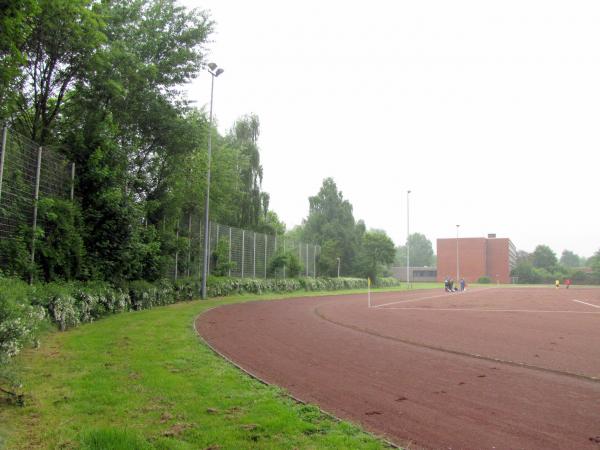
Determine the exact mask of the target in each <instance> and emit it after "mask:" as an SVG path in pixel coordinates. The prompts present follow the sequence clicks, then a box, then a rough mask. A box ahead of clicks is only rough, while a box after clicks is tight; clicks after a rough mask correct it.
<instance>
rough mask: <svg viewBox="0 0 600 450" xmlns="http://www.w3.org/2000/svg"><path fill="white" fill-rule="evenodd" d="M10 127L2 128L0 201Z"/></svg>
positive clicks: (0, 198)
mask: <svg viewBox="0 0 600 450" xmlns="http://www.w3.org/2000/svg"><path fill="white" fill-rule="evenodd" d="M7 134H8V127H7V126H6V125H4V127H2V148H1V149H0V200H2V176H3V174H4V154H5V153H6V136H7Z"/></svg>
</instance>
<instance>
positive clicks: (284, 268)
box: [282, 236, 285, 280]
mask: <svg viewBox="0 0 600 450" xmlns="http://www.w3.org/2000/svg"><path fill="white" fill-rule="evenodd" d="M282 239H283V253H284V254H285V236H284V237H283V238H282ZM283 279H284V280H285V264H283Z"/></svg>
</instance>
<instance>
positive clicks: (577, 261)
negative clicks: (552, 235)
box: [560, 250, 582, 267]
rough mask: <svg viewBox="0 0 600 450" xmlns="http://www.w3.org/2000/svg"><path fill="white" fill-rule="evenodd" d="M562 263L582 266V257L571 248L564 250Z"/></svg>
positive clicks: (566, 265) (568, 265)
mask: <svg viewBox="0 0 600 450" xmlns="http://www.w3.org/2000/svg"><path fill="white" fill-rule="evenodd" d="M560 263H561V264H562V265H563V266H565V267H581V266H582V264H581V258H580V257H579V256H578V255H576V254H575V253H573V252H572V251H571V250H563V252H562V255H561V256H560Z"/></svg>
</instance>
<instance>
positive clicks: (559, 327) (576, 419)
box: [196, 289, 600, 450]
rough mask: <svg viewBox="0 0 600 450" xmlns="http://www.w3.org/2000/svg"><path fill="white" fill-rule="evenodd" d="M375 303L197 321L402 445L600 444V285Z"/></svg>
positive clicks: (270, 377) (299, 305)
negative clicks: (599, 288)
mask: <svg viewBox="0 0 600 450" xmlns="http://www.w3.org/2000/svg"><path fill="white" fill-rule="evenodd" d="M576 300H577V301H576ZM372 304H373V305H374V306H375V307H373V308H370V309H369V308H367V305H366V296H365V295H353V296H336V297H320V298H301V299H294V300H281V301H268V302H252V303H245V304H236V305H229V306H223V307H218V308H215V309H212V310H210V311H208V312H206V313H204V314H202V315H201V316H199V317H198V319H197V321H196V329H197V330H198V332H199V334H200V335H201V336H202V337H203V338H204V339H205V341H206V342H207V343H208V344H209V345H211V346H212V347H213V348H214V349H215V350H216V351H218V352H219V353H221V354H222V355H223V356H225V357H227V358H229V359H230V360H232V361H233V362H235V363H236V364H238V365H239V366H240V367H242V368H243V369H245V370H247V371H248V372H250V373H252V374H253V375H255V376H257V377H259V378H261V379H263V380H264V381H266V382H268V383H273V384H276V385H279V386H282V387H284V388H285V389H287V390H288V391H289V392H290V393H291V394H292V395H293V396H294V397H296V398H299V399H301V400H303V401H306V402H310V403H315V404H318V405H319V406H320V407H321V408H322V409H324V410H326V411H328V412H330V413H332V414H334V415H336V416H338V417H340V418H343V419H347V420H350V421H353V422H356V423H360V424H361V425H362V426H363V427H365V428H366V429H368V430H370V431H372V432H374V433H376V434H378V435H382V436H385V437H386V438H387V439H389V440H391V441H392V442H394V443H396V444H398V445H402V446H410V447H411V448H478V449H479V448H511V449H518V448H524V449H538V448H539V449H552V448H556V449H558V448H561V449H566V448H577V449H593V450H600V290H583V289H581V290H577V289H570V290H569V291H567V290H559V291H555V290H553V289H487V290H481V291H469V292H467V293H464V294H443V293H441V292H439V291H412V292H408V293H383V294H377V295H373V297H372ZM594 305H596V306H594Z"/></svg>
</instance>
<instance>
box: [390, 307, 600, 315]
mask: <svg viewBox="0 0 600 450" xmlns="http://www.w3.org/2000/svg"><path fill="white" fill-rule="evenodd" d="M598 308H600V306H599V307H598ZM385 309H407V310H411V311H473V312H524V313H570V314H600V312H596V311H553V310H539V309H477V308H419V307H410V306H408V307H406V308H402V307H396V308H385Z"/></svg>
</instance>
